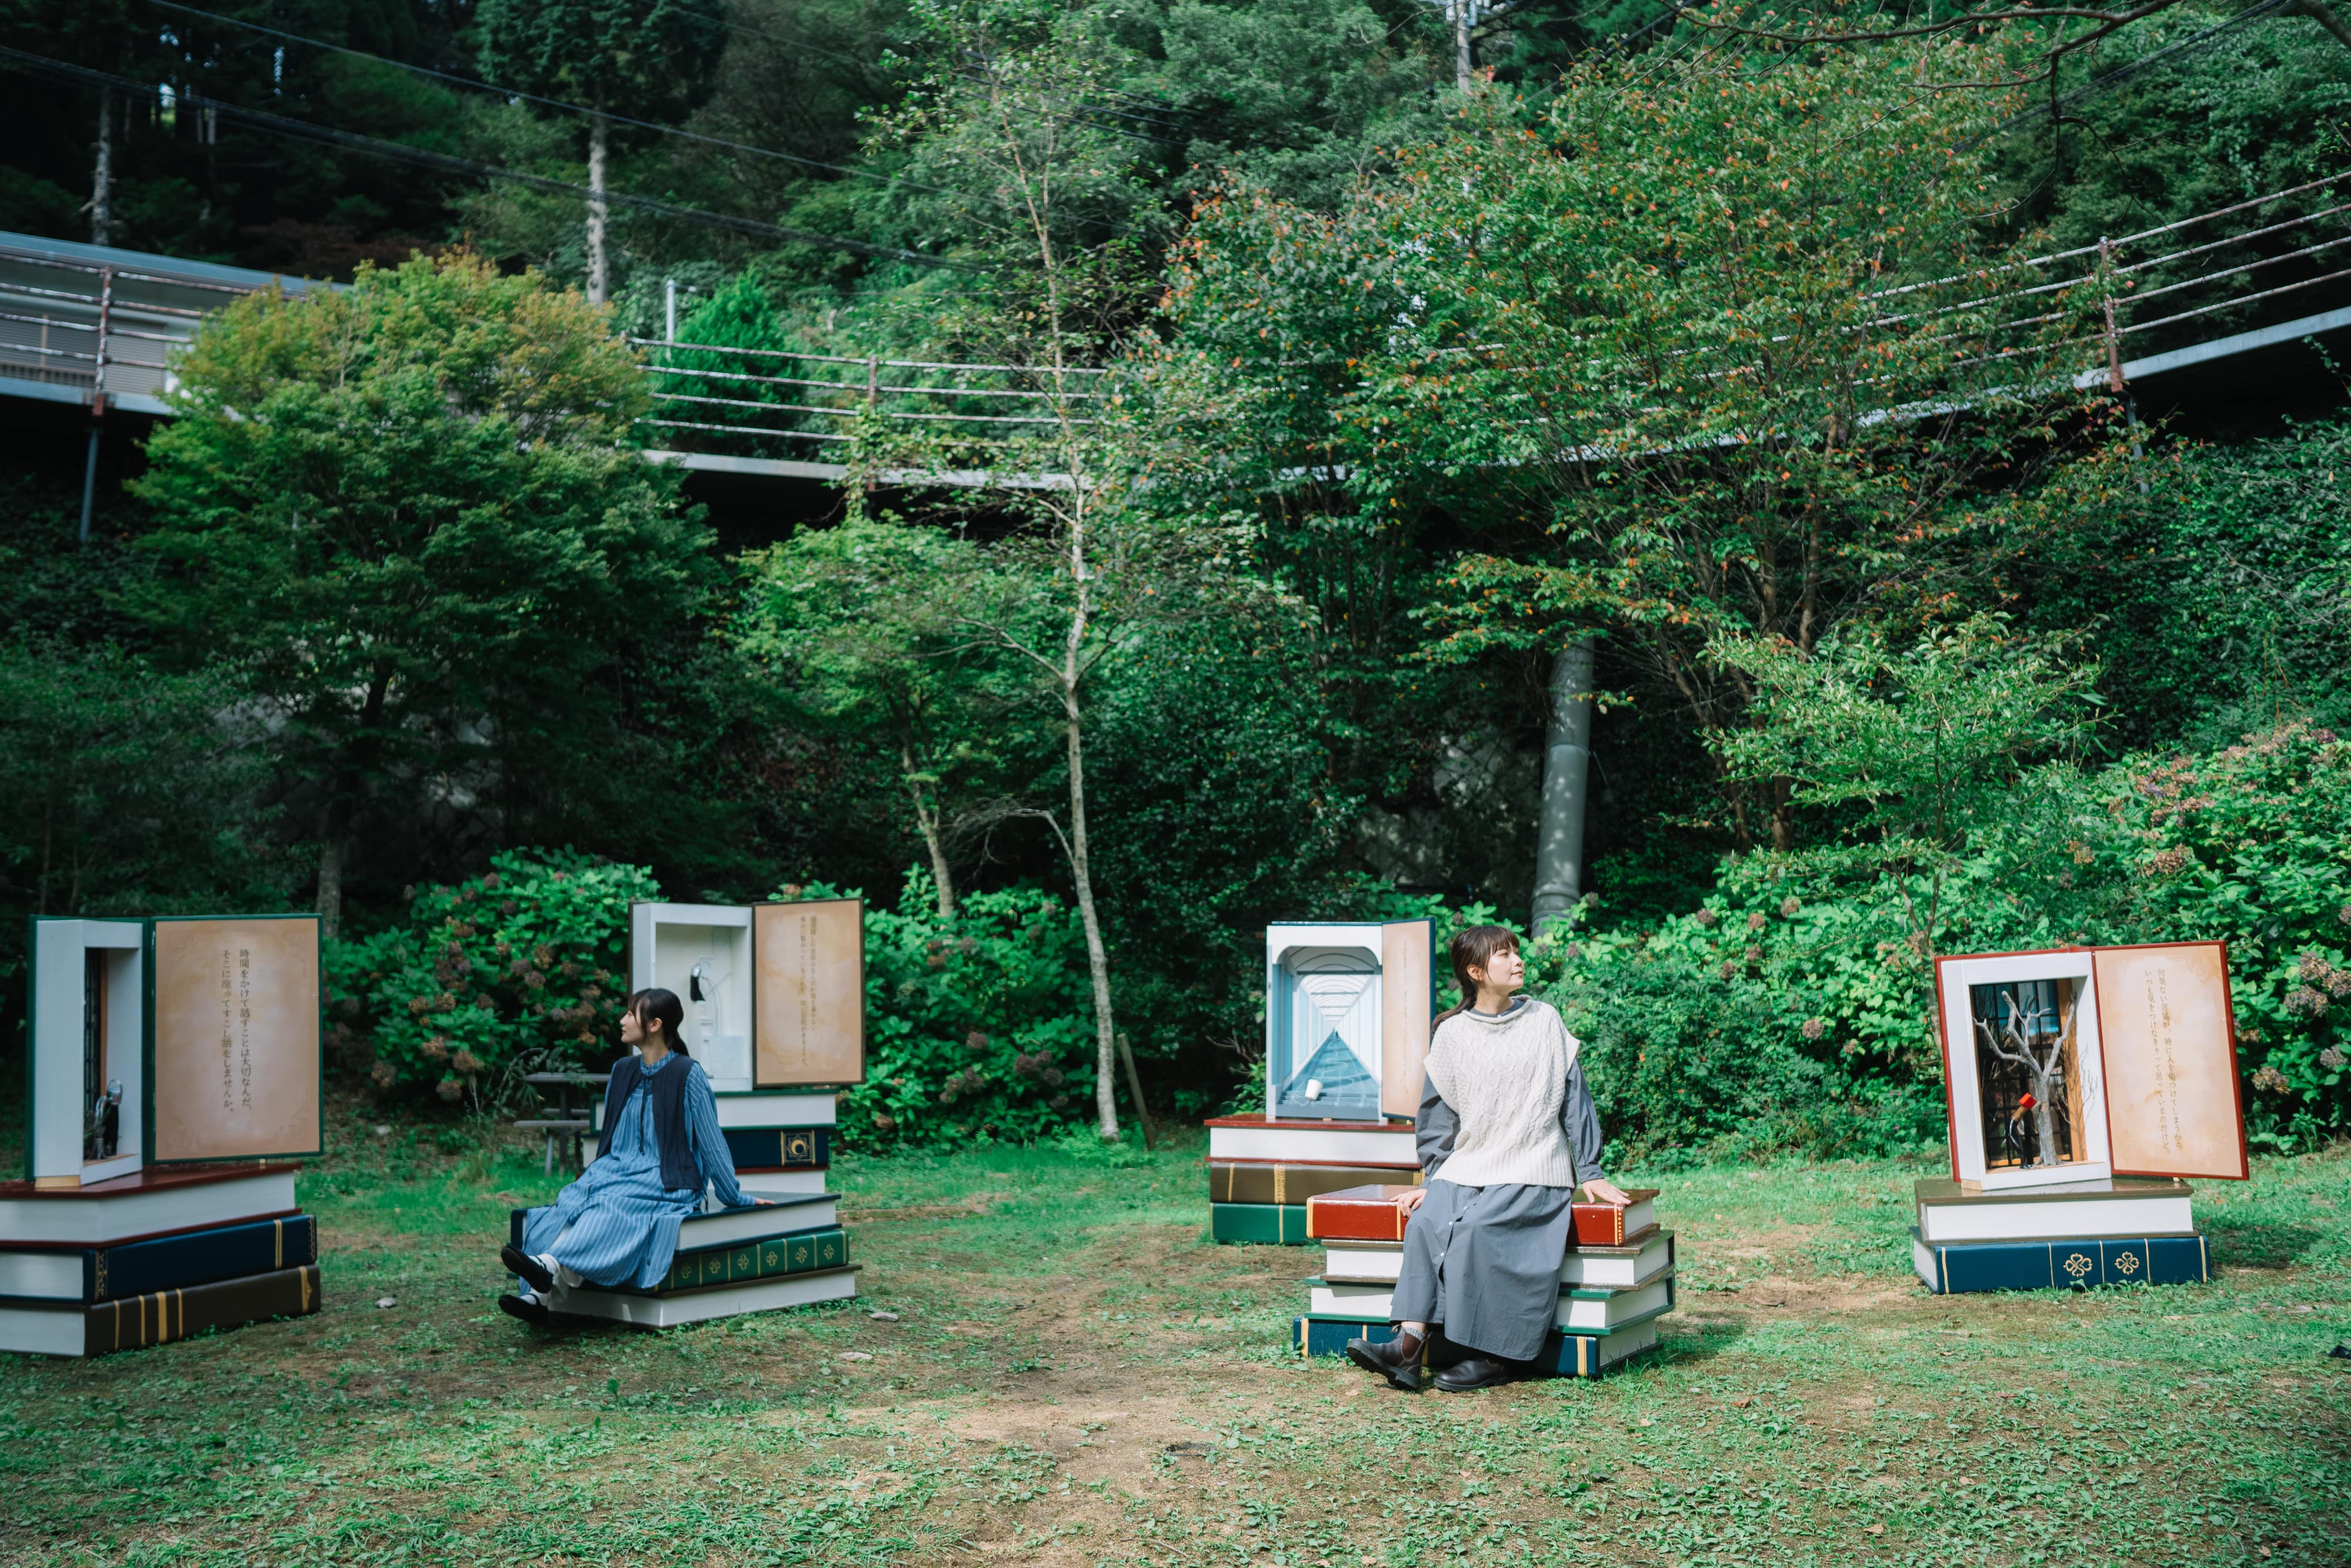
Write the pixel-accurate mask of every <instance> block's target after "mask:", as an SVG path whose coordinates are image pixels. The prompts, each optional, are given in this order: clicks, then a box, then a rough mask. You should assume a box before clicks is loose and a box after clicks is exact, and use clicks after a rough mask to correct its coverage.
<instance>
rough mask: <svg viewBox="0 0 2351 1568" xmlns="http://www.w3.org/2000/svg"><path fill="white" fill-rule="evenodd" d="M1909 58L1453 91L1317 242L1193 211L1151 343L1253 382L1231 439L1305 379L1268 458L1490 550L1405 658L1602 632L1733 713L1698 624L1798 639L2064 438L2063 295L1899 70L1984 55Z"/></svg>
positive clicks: (1258, 218) (1759, 804)
mask: <svg viewBox="0 0 2351 1568" xmlns="http://www.w3.org/2000/svg"><path fill="white" fill-rule="evenodd" d="M1938 47H1939V48H1940V49H1941V50H1942V51H1943V53H1942V55H1941V56H1939V57H1936V58H1934V59H1931V60H1928V61H1923V62H1922V61H1919V60H1916V59H1909V60H1906V61H1905V62H1904V63H1902V64H1900V65H1899V66H1897V64H1896V62H1895V61H1894V60H1892V59H1891V58H1888V57H1883V56H1879V55H1874V54H1868V53H1864V52H1855V53H1851V54H1842V55H1834V56H1832V57H1829V58H1827V59H1825V60H1823V61H1809V60H1802V59H1796V60H1792V61H1789V62H1787V63H1785V64H1784V65H1782V66H1780V67H1779V68H1775V69H1774V70H1773V71H1771V72H1754V71H1749V70H1745V69H1742V68H1740V67H1739V66H1738V65H1737V64H1736V63H1733V62H1726V61H1723V60H1721V59H1719V58H1711V57H1698V58H1695V59H1689V58H1678V57H1677V58H1669V59H1666V60H1662V61H1660V60H1646V61H1643V62H1640V63H1639V64H1637V65H1636V64H1630V63H1624V62H1616V61H1605V60H1603V61H1592V62H1587V63H1586V64H1584V65H1583V66H1580V67H1578V68H1576V69H1575V70H1573V71H1572V72H1571V73H1570V74H1569V76H1568V77H1567V78H1566V79H1565V80H1564V81H1563V82H1562V84H1561V86H1560V89H1559V91H1558V93H1557V95H1556V97H1555V98H1554V99H1552V102H1551V103H1550V104H1548V105H1546V106H1542V107H1540V108H1537V107H1534V106H1529V105H1524V104H1520V103H1515V102H1513V101H1511V100H1510V99H1508V98H1507V96H1506V95H1503V94H1500V93H1487V94H1481V95H1479V96H1478V97H1477V98H1476V99H1472V100H1470V102H1469V104H1468V107H1467V108H1466V109H1465V111H1464V112H1465V115H1466V116H1467V120H1466V123H1465V124H1464V126H1463V128H1462V131H1461V133H1460V134H1458V135H1456V136H1453V137H1450V138H1447V139H1446V140H1445V141H1441V142H1438V143H1436V144H1433V145H1431V146H1428V147H1425V148H1420V149H1415V150H1409V151H1408V152H1407V153H1406V154H1405V161H1404V163H1403V177H1402V178H1401V179H1400V180H1397V181H1395V182H1393V183H1379V184H1366V185H1365V186H1364V188H1363V189H1362V190H1361V192H1360V193H1358V196H1357V198H1356V201H1355V202H1354V203H1353V204H1352V206H1351V207H1350V209H1349V210H1348V211H1346V212H1344V213H1343V214H1339V215H1337V216H1336V217H1334V218H1332V219H1331V220H1328V221H1323V220H1319V219H1316V218H1315V217H1313V216H1312V215H1311V214H1301V213H1298V212H1296V211H1295V210H1292V209H1287V208H1284V207H1282V206H1281V205H1280V204H1267V203H1264V202H1261V201H1257V200H1246V201H1245V200H1242V199H1239V198H1236V199H1234V200H1232V201H1229V202H1228V203H1226V204H1222V205H1221V206H1220V207H1219V208H1217V209H1216V210H1215V211H1212V212H1211V213H1210V214H1208V215H1207V217H1206V218H1205V219H1204V221H1203V223H1202V224H1201V225H1200V227H1199V228H1198V230H1197V231H1196V237H1195V245H1194V250H1193V252H1192V255H1191V256H1190V257H1189V258H1188V261H1189V266H1188V267H1187V269H1186V276H1185V277H1183V278H1182V279H1181V280H1180V281H1179V285H1178V291H1177V292H1178V298H1177V300H1176V302H1175V311H1176V312H1177V314H1178V318H1179V320H1180V321H1181V322H1182V324H1183V329H1184V331H1185V335H1186V336H1185V341H1186V343H1187V345H1188V346H1191V347H1192V348H1193V350H1194V353H1195V362H1196V365H1197V367H1198V370H1199V373H1200V374H1201V375H1202V376H1203V378H1204V379H1207V380H1210V381H1212V382H1213V381H1221V382H1223V383H1224V384H1226V385H1228V386H1238V385H1239V384H1243V383H1246V384H1248V385H1249V386H1253V387H1257V388H1280V389H1281V390H1280V392H1273V391H1270V390H1269V391H1263V392H1254V393H1252V392H1245V391H1239V390H1237V391H1236V392H1235V394H1234V395H1233V397H1232V398H1231V399H1230V400H1229V406H1231V407H1232V408H1233V409H1234V410H1235V411H1236V413H1237V415H1238V417H1240V418H1247V417H1249V416H1250V415H1252V414H1254V413H1257V412H1258V411H1259V409H1261V408H1263V407H1265V406H1266V405H1267V403H1268V402H1269V400H1270V401H1271V402H1273V403H1274V404H1275V405H1276V406H1277V407H1280V405H1282V404H1283V403H1284V402H1285V400H1289V399H1291V398H1294V397H1297V396H1298V395H1299V394H1297V393H1295V392H1293V391H1292V390H1291V389H1295V388H1298V387H1301V386H1306V387H1311V388H1313V389H1315V390H1314V395H1313V398H1312V400H1311V401H1310V402H1298V403H1294V404H1291V405H1290V406H1289V407H1283V408H1281V412H1282V414H1283V418H1284V421H1285V423H1286V425H1287V428H1288V429H1290V431H1292V432H1294V434H1295V437H1296V439H1295V440H1294V442H1293V444H1291V446H1290V449H1289V450H1288V451H1287V452H1286V453H1283V454H1281V455H1280V456H1279V457H1278V458H1276V459H1275V460H1274V461H1273V462H1272V463H1270V464H1269V466H1271V467H1274V468H1276V469H1277V471H1280V472H1287V473H1290V474H1298V473H1307V474H1322V475H1343V476H1345V478H1344V484H1343V504H1352V506H1353V508H1354V509H1355V510H1356V512H1357V514H1358V515H1359V516H1361V515H1365V514H1370V515H1388V516H1395V515H1398V514H1400V513H1407V512H1409V510H1410V509H1411V508H1412V507H1415V506H1416V505H1422V506H1425V505H1429V504H1437V505H1441V506H1444V507H1447V509H1448V510H1450V511H1451V512H1452V513H1453V514H1454V515H1455V516H1456V517H1460V518H1462V519H1464V520H1466V521H1470V522H1474V523H1478V524H1479V525H1481V526H1483V527H1486V528H1490V529H1492V530H1493V532H1492V534H1491V535H1490V536H1489V537H1490V538H1492V539H1493V548H1490V549H1486V550H1480V551H1475V552H1472V553H1470V554H1468V556H1467V557H1466V558H1465V559H1464V561H1463V564H1462V567H1461V570H1459V571H1458V574H1457V577H1456V580H1455V582H1454V584H1453V585H1452V590H1451V592H1450V594H1449V602H1445V603H1441V604H1440V605H1439V606H1437V611H1436V612H1435V614H1434V616H1433V625H1434V629H1435V630H1437V632H1440V633H1442V634H1443V638H1442V641H1440V643H1438V645H1437V651H1438V652H1439V653H1443V654H1445V655H1447V656H1468V655H1471V654H1475V653H1480V652H1482V651H1486V650H1489V649H1511V648H1517V649H1526V648H1531V647H1535V646H1538V645H1540V646H1541V647H1542V648H1543V649H1545V650H1546V651H1556V650H1557V649H1558V648H1560V647H1562V645H1564V644H1566V643H1572V642H1573V640H1574V639H1575V638H1576V637H1578V636H1580V635H1582V634H1583V633H1584V632H1588V631H1591V630H1594V629H1599V628H1604V629H1605V630H1606V631H1607V632H1609V637H1610V642H1611V643H1614V646H1615V648H1616V649H1617V650H1618V651H1619V652H1620V653H1622V654H1624V655H1626V656H1629V657H1631V658H1633V659H1634V660H1635V661H1637V667H1638V669H1639V670H1640V672H1641V674H1642V675H1643V676H1644V678H1645V682H1646V689H1647V692H1648V694H1649V695H1655V696H1661V697H1664V698H1666V699H1667V700H1668V701H1670V702H1671V703H1672V704H1674V705H1675V706H1677V707H1678V708H1679V709H1680V710H1681V711H1682V712H1683V713H1685V714H1686V715H1687V716H1688V717H1689V719H1690V720H1692V721H1694V722H1695V724H1696V726H1697V727H1698V729H1699V731H1700V732H1701V733H1703V734H1704V735H1706V736H1708V737H1722V736H1726V735H1728V734H1729V733H1730V732H1731V731H1734V730H1736V729H1737V728H1739V727H1740V726H1741V725H1742V724H1743V723H1744V722H1745V720H1744V714H1745V711H1746V706H1747V704H1748V703H1749V701H1750V697H1751V692H1750V687H1749V685H1747V683H1746V682H1745V681H1744V680H1743V678H1742V677H1741V676H1740V674H1739V673H1738V672H1737V671H1736V670H1735V669H1734V668H1732V667H1730V666H1729V665H1727V664H1724V663H1722V662H1721V661H1720V660H1719V658H1718V657H1717V656H1716V654H1715V653H1713V652H1712V650H1715V649H1718V648H1719V647H1720V646H1722V645H1723V643H1722V642H1721V634H1723V633H1726V632H1736V633H1738V634H1740V635H1750V636H1754V637H1758V638H1761V639H1764V640H1767V641H1768V640H1773V639H1777V640H1782V641H1785V642H1786V643H1789V644H1790V645H1791V646H1793V647H1794V648H1796V649H1798V650H1799V651H1800V653H1801V652H1809V651H1810V650H1811V649H1812V648H1813V647H1814V646H1816V645H1817V643H1819V641H1820V639H1821V638H1822V637H1823V636H1824V635H1825V634H1826V633H1827V632H1828V631H1829V630H1830V628H1831V627H1833V626H1834V625H1835V624H1836V623H1837V622H1838V621H1839V620H1841V619H1842V618H1843V617H1844V616H1845V615H1847V614H1849V613H1851V612H1853V611H1855V609H1856V608H1859V607H1861V606H1862V605H1864V604H1865V602H1866V601H1868V599H1869V597H1870V596H1872V595H1887V594H1898V593H1899V592H1900V591H1901V587H1902V585H1903V583H1904V580H1905V575H1906V572H1907V571H1908V570H1909V568H1908V567H1907V565H1906V552H1909V551H1914V550H1915V551H1917V552H1918V553H1920V554H1925V553H1929V552H1930V549H1931V543H1932V541H1934V540H1937V539H1939V538H1942V537H1943V530H1945V529H1946V528H1948V527H1949V517H1950V516H1951V515H1952V513H1953V512H1954V511H1955V510H1959V509H1963V507H1962V504H1963V503H1964V502H1966V501H1968V500H1969V499H1970V498H1972V497H1976V496H1978V495H1980V493H1982V492H1983V491H1985V490H1987V489H1996V488H2001V487H2007V486H2014V485H2017V484H2019V483H2022V482H2024V481H2026V480H2029V479H2030V478H2031V477H2032V475H2033V474H2034V472H2036V469H2035V467H2034V466H2033V463H2034V461H2035V460H2036V459H2037V460H2038V461H2039V462H2042V463H2052V462H2054V461H2055V460H2057V459H2059V458H2063V457H2065V456H2070V455H2073V453H2074V451H2075V450H2077V449H2078V445H2079V444H2080V443H2081V442H2082V441H2083V440H2085V438H2086V437H2085V432H2087V433H2089V434H2095V433H2096V432H2097V431H2098V429H2099V426H2098V425H2097V424H2096V423H2095V421H2093V422H2092V423H2087V424H2085V423H2083V420H2084V416H2085V415H2089V414H2095V413H2097V412H2098V411H2097V409H2096V408H2095V406H2093V405H2089V404H2087V403H2085V398H2084V397H2083V396H2082V395H2081V394H2078V393H2076V392H2074V386H2073V380H2072V378H2073V374H2074V371H2077V370H2079V369H2080V368H2081V367H2082V364H2083V362H2084V361H2085V359H2086V358H2089V357H2090V356H2092V355H2093V354H2094V353H2095V350H2092V349H2085V348H2084V347H2081V346H2078V345H2076V344H2075V343H2074V341H2073V340H2074V339H2076V338H2078V337H2080V336H2082V335H2085V332H2086V327H2085V319H2086V315H2087V312H2088V310H2089V308H2091V298H2092V296H2093V295H2094V294H2095V289H2078V288H2077V289H2067V288H2065V287H2063V286H2062V282H2061V284H2060V286H2059V287H2055V288H2051V289H2043V287H2042V285H2043V282H2044V281H2046V279H2045V276H2044V275H2043V273H2041V272H2038V271H2036V270H2035V269H2033V268H2032V267H2028V266H2025V265H2024V264H2023V263H2024V254H2023V253H2022V252H2021V251H2020V250H2019V249H2018V248H2017V247H2016V246H2014V245H2013V244H2002V243H1999V241H1998V238H1997V235H1998V230H1997V224H1998V220H1999V218H2000V215H2001V214H2000V211H1999V206H1998V204H1997V202H1996V200H1995V199H1994V197H1993V196H1992V195H1991V191H1990V177H1989V175H1988V173H1987V172H1986V171H1985V170H1984V168H1983V156H1982V154H1981V153H1980V152H1977V151H1974V150H1973V149H1974V148H1975V147H1976V144H1977V143H1978V142H1979V141H1980V139H1981V137H1982V135H1983V134H1984V132H1985V131H1987V130H1988V129H1990V127H1991V123H1992V120H1991V118H1990V117H1991V116H1992V115H1994V114H1996V113H1997V112H1998V110H1999V107H2000V106H1999V105H1998V104H1997V103H1992V102H1988V101H1987V100H1985V99H1980V98H1972V97H1967V96H1964V95H1962V96H1960V97H1959V98H1951V97H1948V96H1945V97H1938V96H1936V95H1933V94H1928V93H1924V92H1921V91H1919V90H1918V89H1917V72H1918V71H1926V72H1928V74H1929V75H1932V74H1934V73H1935V72H1937V71H1938V70H1959V69H1962V68H1988V66H1987V64H1986V62H1985V61H1984V60H1983V59H1982V58H1981V57H1980V54H1979V53H1978V52H1971V51H1970V50H1969V49H1967V48H1965V47H1962V46H1959V45H1956V44H1949V43H1945V44H1942V45H1940V46H1938ZM1988 235H1991V236H1993V237H1991V238H1988V237H1987V236H1988ZM2028 290H2032V292H2029V293H2028V292H2027V291H2028ZM1243 411H1246V412H1243ZM1216 434H1221V431H1219V432H1217V433H1215V434H1204V435H1203V436H1202V439H1204V440H1213V439H1215V438H1216ZM1722 796H1723V805H1724V807H1725V809H1726V811H1727V813H1728V816H1729V820H1730V823H1731V826H1732V829H1733V831H1734V833H1735V835H1736V836H1737V838H1738V839H1739V840H1740V841H1769V842H1771V843H1772V844H1775V845H1779V846H1782V847H1784V846H1786V845H1787V844H1788V843H1789V842H1790V841H1791V840H1790V837H1789V834H1790V820H1789V817H1788V813H1787V791H1786V789H1785V787H1784V786H1783V785H1782V784H1780V783H1777V782H1774V781H1772V780H1769V779H1748V780H1741V781H1736V782H1734V781H1731V780H1728V779H1725V780H1723V781H1722Z"/></svg>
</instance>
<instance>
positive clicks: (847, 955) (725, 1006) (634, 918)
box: [629, 898, 865, 1095]
mask: <svg viewBox="0 0 2351 1568" xmlns="http://www.w3.org/2000/svg"><path fill="white" fill-rule="evenodd" d="M629 984H630V986H631V988H633V989H636V990H643V989H645V988H648V987H653V986H658V987H661V988H664V989H665V990H669V991H673V992H674V993H676V995H677V996H678V998H679V999H680V1000H681V1001H683V1002H684V1007H685V1027H684V1037H685V1042H686V1045H687V1047H688V1049H690V1050H691V1051H693V1053H694V1055H695V1058H696V1060H698V1061H701V1063H702V1068H703V1071H705V1072H707V1073H708V1074H709V1075H710V1087H711V1091H712V1092H714V1093H717V1094H721V1095H725V1094H742V1093H749V1092H754V1091H757V1090H761V1089H789V1088H805V1087H813V1086H818V1085H823V1086H831V1085H837V1084H846V1083H857V1082H862V1081H863V1079H864V1077H865V904H864V901H863V900H862V899H854V898H826V899H806V900H801V901H799V902H796V903H774V904H632V905H631V906H630V909H629Z"/></svg>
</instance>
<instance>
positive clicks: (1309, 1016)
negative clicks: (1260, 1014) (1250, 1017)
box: [1265, 923, 1382, 1122]
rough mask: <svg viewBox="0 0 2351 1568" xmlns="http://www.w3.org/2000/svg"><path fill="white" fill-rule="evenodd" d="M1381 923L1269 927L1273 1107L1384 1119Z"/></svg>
mask: <svg viewBox="0 0 2351 1568" xmlns="http://www.w3.org/2000/svg"><path fill="white" fill-rule="evenodd" d="M1381 930H1382V928H1381V927H1380V926H1379V925H1374V924H1368V923H1367V924H1362V925H1356V924H1344V925H1272V926H1269V927H1267V928H1266V1041H1265V1049H1266V1114H1268V1115H1269V1116H1271V1117H1274V1118H1275V1119H1277V1120H1283V1119H1288V1120H1301V1121H1338V1122H1376V1121H1379V1120H1380V1119H1381V1113H1380V1045H1381V1040H1380V1026H1381V1009H1380V999H1381V998H1380V983H1381V978H1382V976H1381V963H1380V953H1381Z"/></svg>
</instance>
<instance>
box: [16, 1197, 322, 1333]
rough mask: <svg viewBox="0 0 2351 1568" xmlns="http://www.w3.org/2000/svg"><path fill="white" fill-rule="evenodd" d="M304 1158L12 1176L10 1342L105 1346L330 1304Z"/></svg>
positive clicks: (296, 1314)
mask: <svg viewBox="0 0 2351 1568" xmlns="http://www.w3.org/2000/svg"><path fill="white" fill-rule="evenodd" d="M318 1310H319V1222H318V1220H317V1219H316V1218H313V1217H312V1216H310V1215H308V1214H304V1213H302V1212H301V1211H300V1210H299V1209H298V1207H296V1206H295V1199H294V1167H293V1166H261V1165H217V1166H162V1167H157V1168H152V1169H148V1170H143V1171H140V1172H138V1173H136V1174H134V1175H131V1176H119V1177H116V1178H114V1179H113V1180H110V1181H102V1182H96V1183H93V1184H91V1185H89V1186H35V1185H34V1184H33V1183H31V1182H8V1183H5V1184H0V1350H13V1351H22V1352H27V1353H30V1354H38V1355H67V1356H78V1355H102V1354H106V1353H107V1352H110V1351H116V1350H131V1349H136V1348H139V1347H141V1346H143V1345H151V1344H163V1343H169V1342H171V1341H172V1340H180V1339H185V1338H187V1337H188V1336H189V1335H190V1334H192V1333H198V1332H199V1331H201V1330H204V1329H212V1328H234V1327H236V1326H238V1325H240V1324H244V1323H249V1322H258V1321H260V1320H262V1319H265V1318H278V1317H300V1316H303V1315H305V1314H308V1313H310V1312H317V1311H318Z"/></svg>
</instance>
